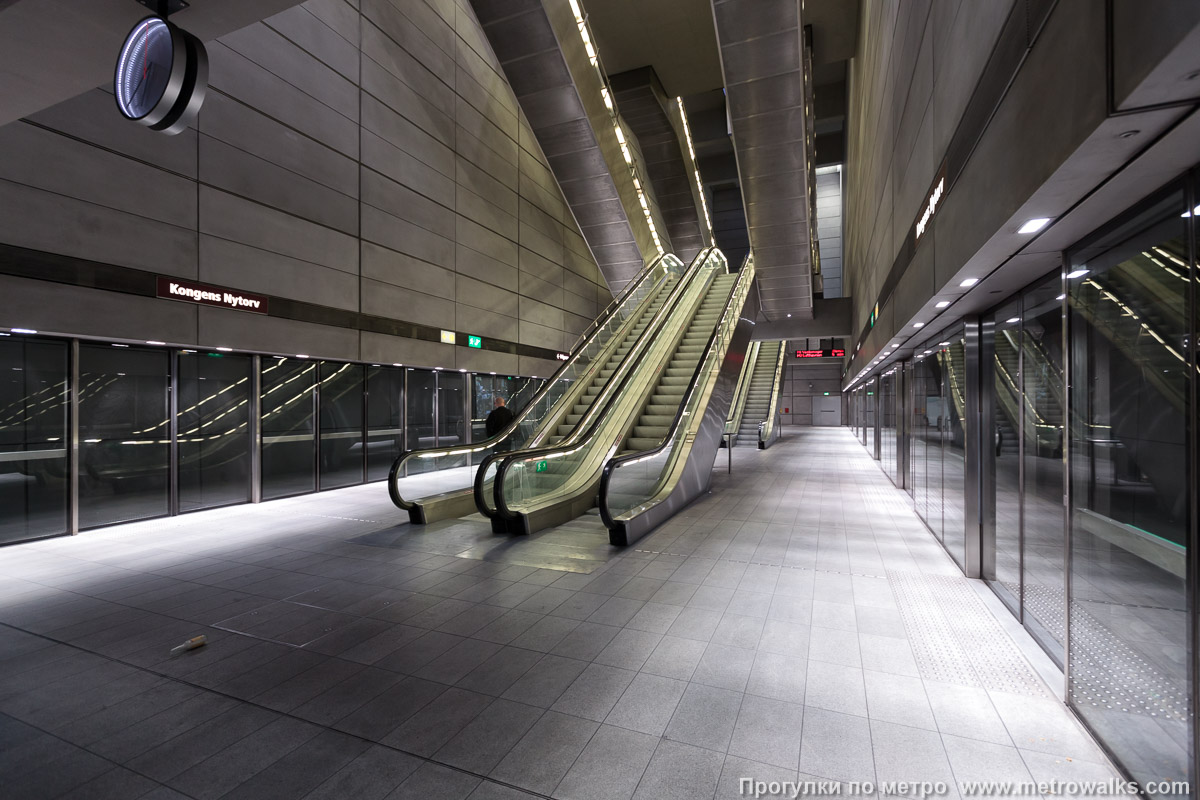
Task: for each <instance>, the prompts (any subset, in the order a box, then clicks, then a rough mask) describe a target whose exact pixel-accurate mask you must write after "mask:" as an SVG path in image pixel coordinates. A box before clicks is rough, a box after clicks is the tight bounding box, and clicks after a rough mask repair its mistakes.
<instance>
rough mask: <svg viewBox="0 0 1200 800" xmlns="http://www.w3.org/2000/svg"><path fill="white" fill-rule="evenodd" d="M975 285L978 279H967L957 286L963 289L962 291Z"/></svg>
mask: <svg viewBox="0 0 1200 800" xmlns="http://www.w3.org/2000/svg"><path fill="white" fill-rule="evenodd" d="M977 283H979V278H967V279H966V280H965V281H963V282H962V283H960V284H959V286H961V287H963V288H964V289H970V288H971V287H972V286H974V285H975V284H977Z"/></svg>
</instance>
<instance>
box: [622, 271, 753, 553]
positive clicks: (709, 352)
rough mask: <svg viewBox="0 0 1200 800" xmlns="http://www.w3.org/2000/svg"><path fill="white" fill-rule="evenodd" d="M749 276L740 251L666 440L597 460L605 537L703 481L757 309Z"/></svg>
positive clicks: (672, 506) (632, 534)
mask: <svg viewBox="0 0 1200 800" xmlns="http://www.w3.org/2000/svg"><path fill="white" fill-rule="evenodd" d="M753 279H754V268H753V260H752V259H750V258H748V259H747V263H746V266H744V267H743V268H742V274H741V275H739V278H738V280H737V282H736V283H735V284H734V286H733V288H732V290H731V291H730V294H729V298H728V301H727V303H726V305H725V310H724V313H723V314H722V316H721V320H720V322H719V324H718V325H717V328H716V329H715V330H714V331H713V335H712V338H711V339H710V341H709V344H708V346H707V347H706V349H705V355H704V356H703V358H702V359H701V361H700V363H699V364H698V365H697V368H696V372H695V374H694V375H693V378H692V381H691V382H690V384H689V388H688V392H687V394H686V395H685V398H684V401H683V403H681V404H680V407H679V409H678V412H677V414H676V417H675V420H674V422H673V424H672V426H671V430H670V433H669V435H668V437H667V439H666V440H665V441H664V442H663V443H662V444H661V445H660V446H659V447H658V448H656V449H655V450H651V451H646V452H642V453H631V454H629V455H626V456H621V457H618V458H614V459H611V460H610V461H609V462H608V463H607V464H606V465H605V468H604V474H603V476H602V478H601V483H600V516H601V519H602V520H603V521H604V523H605V525H606V526H607V527H608V529H609V541H610V543H611V544H613V545H616V546H625V545H628V544H631V543H633V542H634V541H636V540H637V539H639V538H641V537H642V536H644V535H645V534H646V533H648V532H649V531H650V530H652V529H653V528H654V527H655V526H657V525H658V524H660V523H661V522H663V521H664V520H666V519H668V518H669V517H671V516H672V515H674V514H675V513H676V512H677V511H679V510H680V509H681V508H683V507H684V506H685V505H687V504H688V503H690V502H691V501H692V500H693V499H695V497H697V496H698V495H699V494H701V493H703V492H704V491H705V490H706V489H707V488H708V484H709V481H710V480H711V476H712V463H713V460H714V459H715V457H716V452H717V448H718V447H719V445H720V440H721V436H722V433H723V431H724V426H725V421H726V418H727V416H728V413H729V406H730V404H731V402H732V400H733V396H734V392H735V390H736V388H737V381H738V376H739V372H740V369H741V364H742V360H743V359H744V356H745V352H746V350H747V347H748V346H749V342H750V334H751V330H752V328H753V317H754V316H756V315H757V308H753V309H749V313H747V306H748V305H749V304H750V297H751V295H750V292H749V289H750V285H751V283H752V282H753ZM623 472H624V473H625V474H624V475H622V473H623Z"/></svg>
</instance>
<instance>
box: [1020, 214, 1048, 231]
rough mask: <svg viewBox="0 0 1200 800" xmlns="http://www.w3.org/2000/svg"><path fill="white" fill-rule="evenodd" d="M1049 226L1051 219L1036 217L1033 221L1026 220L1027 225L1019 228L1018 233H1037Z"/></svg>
mask: <svg viewBox="0 0 1200 800" xmlns="http://www.w3.org/2000/svg"><path fill="white" fill-rule="evenodd" d="M1049 224H1050V218H1049V217H1034V218H1033V219H1029V220H1025V224H1024V225H1022V226H1021V227H1020V228H1017V233H1037V232H1038V231H1040V230H1041V229H1042V228H1044V227H1046V226H1047V225H1049Z"/></svg>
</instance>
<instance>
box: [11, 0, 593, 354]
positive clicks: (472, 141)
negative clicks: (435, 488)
mask: <svg viewBox="0 0 1200 800" xmlns="http://www.w3.org/2000/svg"><path fill="white" fill-rule="evenodd" d="M208 50H209V57H210V61H211V88H210V91H209V96H208V98H207V101H206V103H205V106H204V109H203V111H202V112H201V114H200V117H199V120H198V121H197V124H196V125H195V126H194V127H193V128H192V129H189V130H188V131H186V132H185V133H183V134H181V135H179V136H176V137H165V136H162V135H161V134H153V133H150V132H148V131H146V130H145V129H142V128H140V127H138V126H136V125H133V124H132V123H128V122H125V121H124V120H122V119H120V117H119V115H118V114H117V111H116V108H115V106H114V103H113V99H112V97H111V95H110V94H109V93H108V92H107V89H106V87H101V88H99V89H96V90H94V91H91V92H89V93H87V94H85V95H82V96H80V97H77V98H75V99H73V100H70V101H68V102H66V103H62V104H60V105H58V106H56V107H53V108H50V109H48V110H46V111H44V112H41V113H39V114H36V115H35V116H34V117H32V118H31V119H29V120H22V121H19V122H15V123H11V124H9V125H7V126H4V127H2V128H0V209H2V210H3V213H0V243H4V244H9V245H15V246H19V247H23V248H30V249H33V250H40V251H46V252H50V253H55V254H60V255H63V256H68V257H75V258H80V259H88V260H92V261H99V262H103V263H107V264H114V265H118V266H121V267H129V268H134V269H137V270H145V271H148V272H152V273H157V274H162V275H169V276H177V277H186V278H193V279H196V280H200V281H204V282H209V283H214V284H218V285H222V286H228V287H233V288H237V289H243V290H248V291H252V292H260V293H264V294H270V295H273V296H277V297H282V298H288V299H290V300H295V301H302V302H304V303H310V304H314V305H315V306H318V307H323V308H327V309H330V310H331V312H330V316H331V318H332V317H336V316H338V315H339V314H340V315H341V318H342V319H344V318H345V317H346V316H351V317H353V316H354V314H351V315H347V314H346V313H345V312H357V314H361V315H371V316H373V317H382V318H384V319H386V320H400V321H404V322H409V323H417V324H420V325H427V326H433V327H437V328H452V329H455V330H458V331H462V332H470V333H474V334H480V335H482V336H485V337H490V338H493V339H496V340H499V341H501V342H506V343H516V344H518V345H523V346H532V347H537V348H545V349H547V350H563V349H566V348H568V347H569V346H570V345H571V344H572V342H574V341H575V339H576V337H577V335H578V333H579V332H580V331H582V330H583V329H584V328H585V327H586V326H587V325H588V323H589V322H590V321H591V320H592V319H593V318H595V316H596V315H597V313H598V312H599V311H600V310H601V309H603V307H604V306H605V305H607V303H608V302H609V300H610V299H611V294H610V292H609V290H608V288H607V286H606V285H605V282H604V279H603V277H602V276H601V275H600V273H599V271H598V270H597V268H596V265H595V263H594V261H593V260H592V257H591V254H590V252H589V250H588V248H587V246H586V244H585V243H584V241H583V238H582V237H581V236H580V234H579V231H578V229H577V228H576V226H575V223H574V219H573V217H572V216H571V214H570V212H569V210H568V209H567V207H566V204H565V203H564V201H563V199H562V194H561V192H560V190H559V187H558V184H557V183H556V182H555V179H554V177H553V175H552V174H551V172H550V169H549V166H548V164H547V161H546V158H545V156H544V155H543V154H542V152H541V150H540V148H539V147H538V145H537V143H536V141H535V139H534V138H533V136H532V134H531V133H530V131H529V127H528V125H527V124H526V122H525V120H524V118H523V116H522V114H521V111H520V108H519V107H518V105H517V102H516V99H515V97H514V95H513V92H512V90H511V88H510V87H509V85H508V83H507V82H506V80H505V78H504V73H503V71H502V70H501V69H500V66H499V63H498V61H497V59H496V57H495V55H494V53H493V52H492V49H491V47H490V45H489V44H488V42H487V40H486V38H485V37H484V35H483V33H482V31H481V30H480V28H479V25H478V22H477V20H476V18H475V14H474V12H473V11H472V10H471V8H470V5H469V3H467V2H466V1H465V0H461V1H460V2H455V0H430V2H428V3H427V2H424V0H310V2H308V3H305V4H304V5H302V6H298V7H295V8H292V9H289V10H287V11H285V12H283V13H281V14H278V15H277V16H274V17H271V18H269V19H267V20H265V21H264V22H261V23H256V24H254V25H251V26H249V27H247V28H244V29H242V30H239V31H236V32H234V33H232V34H229V35H227V36H224V37H222V38H221V39H220V40H218V41H214V42H210V43H209V45H208ZM0 292H3V294H4V296H5V298H6V301H5V303H4V306H3V309H0V325H21V326H24V327H35V328H38V329H40V330H48V331H55V332H62V333H72V334H79V335H96V336H114V337H122V338H144V339H160V340H164V341H169V342H171V343H179V344H189V343H196V344H201V345H210V346H211V345H227V346H231V347H235V348H245V349H249V350H267V351H277V352H304V353H308V354H310V355H313V356H321V357H328V358H344V359H354V360H366V361H387V362H403V363H405V364H414V365H425V366H444V367H458V368H467V369H485V370H495V371H498V372H511V373H521V374H539V375H544V374H549V370H550V369H552V368H553V362H552V361H547V360H544V359H541V358H536V357H533V356H525V355H518V354H516V353H501V352H495V351H488V350H484V351H479V350H469V349H467V348H460V347H455V346H453V345H446V344H441V343H439V342H430V341H422V340H418V339H413V338H406V337H404V336H394V335H389V334H383V333H378V332H373V331H370V330H362V329H356V328H355V327H354V326H350V327H347V326H346V325H344V324H342V325H339V324H317V323H313V322H307V321H305V322H301V321H296V320H288V319H278V318H275V317H263V316H258V315H253V314H248V313H244V312H237V311H228V310H222V309H216V308H208V307H196V306H191V305H186V304H182V303H176V302H172V301H168V300H155V299H153V298H146V297H137V296H133V295H129V294H123V293H120V292H114V291H98V290H94V289H89V288H85V287H77V286H67V285H63V284H58V283H47V282H43V281H38V280H34V279H30V278H28V277H21V278H17V277H12V276H11V275H7V276H6V275H0ZM334 312H337V313H334Z"/></svg>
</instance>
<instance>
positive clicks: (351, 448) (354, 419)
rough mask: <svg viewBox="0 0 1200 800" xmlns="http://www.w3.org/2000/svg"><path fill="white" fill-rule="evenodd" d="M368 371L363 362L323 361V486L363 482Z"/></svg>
mask: <svg viewBox="0 0 1200 800" xmlns="http://www.w3.org/2000/svg"><path fill="white" fill-rule="evenodd" d="M364 374H365V373H364V370H363V366H362V365H361V364H344V363H339V362H336V361H322V362H321V367H320V375H321V384H320V399H319V405H320V409H321V413H320V426H321V436H320V456H321V473H320V486H321V488H322V489H337V488H339V487H341V486H352V485H353V484H356V483H362V482H363V469H364V462H363V402H364V395H363V379H364Z"/></svg>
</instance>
